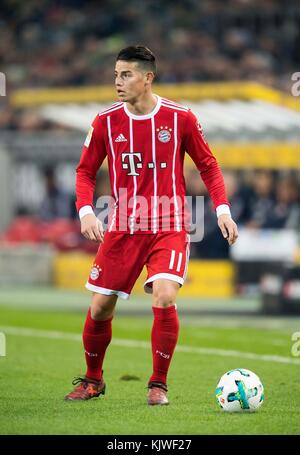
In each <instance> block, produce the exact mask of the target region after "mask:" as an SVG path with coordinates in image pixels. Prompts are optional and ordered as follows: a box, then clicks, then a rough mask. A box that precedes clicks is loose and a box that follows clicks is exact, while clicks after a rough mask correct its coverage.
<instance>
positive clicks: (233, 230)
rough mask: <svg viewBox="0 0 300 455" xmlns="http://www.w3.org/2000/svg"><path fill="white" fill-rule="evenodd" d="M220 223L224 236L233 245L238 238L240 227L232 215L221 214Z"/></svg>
mask: <svg viewBox="0 0 300 455" xmlns="http://www.w3.org/2000/svg"><path fill="white" fill-rule="evenodd" d="M218 225H219V228H220V229H221V231H222V234H223V237H224V238H225V239H227V241H228V243H229V245H233V244H234V242H235V241H236V239H237V238H238V236H239V234H238V228H237V225H236V224H235V222H234V221H233V219H232V218H231V216H230V215H227V214H226V215H225V214H224V215H220V216H219V217H218Z"/></svg>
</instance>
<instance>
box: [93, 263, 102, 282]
mask: <svg viewBox="0 0 300 455" xmlns="http://www.w3.org/2000/svg"><path fill="white" fill-rule="evenodd" d="M101 270H102V269H100V267H99V265H96V264H94V266H93V267H92V270H91V273H90V278H91V280H97V278H98V277H99V275H100V272H101Z"/></svg>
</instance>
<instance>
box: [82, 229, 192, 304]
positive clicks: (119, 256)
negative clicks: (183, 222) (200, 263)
mask: <svg viewBox="0 0 300 455" xmlns="http://www.w3.org/2000/svg"><path fill="white" fill-rule="evenodd" d="M189 246H190V241H189V235H188V234H186V232H184V231H181V232H159V233H157V234H133V235H131V234H125V233H118V232H108V231H106V232H105V235H104V242H103V243H102V244H100V246H99V249H98V252H97V255H96V258H95V261H94V263H93V266H92V269H91V273H90V276H89V279H88V282H87V283H86V287H87V289H89V290H90V291H93V292H97V293H99V294H105V295H112V294H116V295H118V296H119V297H121V298H123V299H128V298H129V295H130V293H131V290H132V288H133V286H134V284H135V282H136V280H137V278H138V277H139V275H140V273H141V272H142V270H143V267H144V265H146V267H147V272H148V276H147V279H146V281H145V283H144V289H145V292H147V293H152V283H153V281H154V280H157V279H163V278H165V279H168V280H172V281H176V282H177V283H179V284H180V286H182V285H183V283H184V280H185V277H186V273H187V266H188V260H189V250H190V248H189Z"/></svg>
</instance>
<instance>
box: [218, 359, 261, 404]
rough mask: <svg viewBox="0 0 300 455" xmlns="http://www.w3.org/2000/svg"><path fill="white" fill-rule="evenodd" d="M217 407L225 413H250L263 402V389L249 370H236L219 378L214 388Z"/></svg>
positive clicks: (257, 378) (256, 377)
mask: <svg viewBox="0 0 300 455" xmlns="http://www.w3.org/2000/svg"><path fill="white" fill-rule="evenodd" d="M216 399H217V403H218V405H219V406H220V407H221V408H222V409H223V410H224V411H226V412H243V411H246V412H251V411H255V410H256V409H258V408H259V407H260V406H261V405H262V403H263V401H264V387H263V385H262V382H261V380H260V379H259V377H258V376H257V375H256V374H255V373H253V372H252V371H250V370H246V369H244V368H236V369H234V370H230V371H227V373H225V374H223V376H222V377H221V379H220V381H219V383H218V385H217V388H216Z"/></svg>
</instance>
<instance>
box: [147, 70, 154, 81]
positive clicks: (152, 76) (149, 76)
mask: <svg viewBox="0 0 300 455" xmlns="http://www.w3.org/2000/svg"><path fill="white" fill-rule="evenodd" d="M153 80H154V73H153V72H152V71H149V72H148V73H146V83H147V84H152V82H153Z"/></svg>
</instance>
